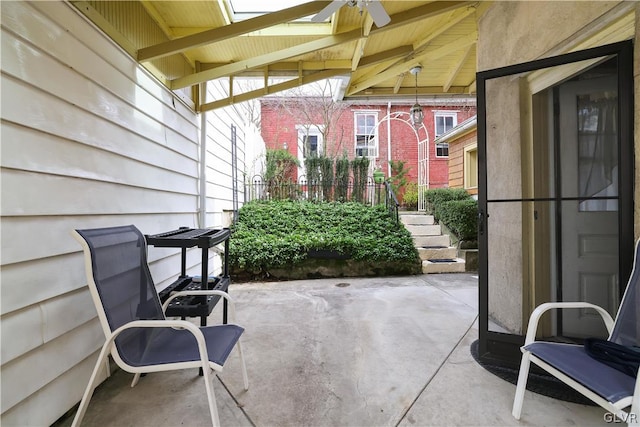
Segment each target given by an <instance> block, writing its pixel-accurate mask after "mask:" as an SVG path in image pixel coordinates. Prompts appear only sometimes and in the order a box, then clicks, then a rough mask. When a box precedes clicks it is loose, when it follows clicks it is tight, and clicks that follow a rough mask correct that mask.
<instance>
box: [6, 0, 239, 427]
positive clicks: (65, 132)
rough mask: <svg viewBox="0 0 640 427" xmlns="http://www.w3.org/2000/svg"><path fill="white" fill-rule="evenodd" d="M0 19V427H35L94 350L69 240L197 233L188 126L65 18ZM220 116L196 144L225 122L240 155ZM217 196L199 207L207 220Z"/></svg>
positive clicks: (195, 167) (46, 9)
mask: <svg viewBox="0 0 640 427" xmlns="http://www.w3.org/2000/svg"><path fill="white" fill-rule="evenodd" d="M0 7H1V8H2V9H1V15H2V16H1V19H2V21H1V22H2V24H1V26H0V38H1V40H0V42H1V43H2V44H1V55H2V70H1V74H0V84H1V85H2V100H1V102H2V110H1V118H0V119H1V124H2V129H1V132H2V135H1V137H2V146H1V147H0V149H1V150H2V152H1V156H0V167H1V169H0V173H1V174H2V179H1V183H0V184H1V189H0V190H1V203H0V213H1V215H2V217H1V222H0V227H2V234H1V245H2V251H0V261H1V267H0V268H1V274H2V289H1V292H2V295H1V298H0V324H1V328H2V338H1V339H2V345H1V346H0V357H1V364H2V366H1V375H2V397H1V399H2V402H1V403H2V417H1V420H0V421H1V423H2V425H49V424H51V423H53V422H54V421H55V420H56V419H58V418H59V417H60V416H61V415H62V414H64V413H65V412H66V411H68V410H69V409H70V408H71V407H72V406H73V405H74V404H76V403H77V402H78V401H79V400H80V397H81V395H82V391H83V389H84V387H85V386H86V382H87V381H88V377H89V374H90V371H91V369H92V366H93V362H94V360H95V357H96V356H97V354H96V350H97V349H98V348H99V346H100V345H101V343H102V342H103V340H104V337H103V334H102V331H101V328H100V326H99V323H98V321H97V319H96V317H95V316H96V314H95V308H94V307H93V305H92V303H91V299H90V297H89V294H88V290H87V288H86V285H85V283H86V279H85V272H84V263H83V260H82V255H81V253H80V247H79V245H78V244H77V243H76V242H75V240H73V239H72V237H71V236H70V231H71V230H72V229H74V228H95V227H106V226H114V225H122V224H135V225H136V226H137V227H138V228H139V229H140V230H141V231H142V232H143V233H145V234H155V233H159V232H163V231H167V230H171V229H175V228H178V227H180V226H187V227H195V226H197V225H198V221H197V218H198V206H199V184H198V183H199V179H200V177H199V161H200V159H199V157H200V152H199V141H198V140H199V135H200V129H199V125H200V120H199V118H198V116H197V115H196V114H194V113H193V111H192V109H191V108H190V106H189V105H185V104H184V103H182V102H180V101H179V100H178V99H177V98H176V96H175V95H174V94H173V93H171V92H170V91H168V90H166V88H164V87H162V86H161V85H160V84H159V83H158V82H157V81H156V80H155V79H153V78H152V77H151V76H150V75H149V74H148V73H147V72H145V71H144V70H143V69H142V68H141V67H139V66H138V65H137V64H136V63H135V61H134V60H132V59H131V58H130V57H129V56H128V55H127V54H126V53H124V52H123V51H122V50H120V49H119V48H118V47H116V46H115V45H114V44H113V42H112V41H110V40H109V39H108V38H106V37H105V36H104V35H102V34H101V33H100V32H99V31H98V30H96V28H95V27H93V25H91V24H90V23H88V22H87V21H86V20H85V19H84V18H83V17H81V16H80V15H79V14H78V13H77V12H76V11H75V9H74V8H73V7H72V6H70V5H68V4H65V3H63V2H53V1H52V2H34V3H29V2H0ZM233 114H234V113H233V110H230V112H227V113H224V114H222V115H216V114H212V115H211V117H210V118H208V120H207V122H206V123H207V126H210V127H211V130H209V129H207V133H208V134H209V132H210V133H211V135H212V136H210V137H209V139H211V140H214V139H218V140H217V141H216V142H215V143H216V144H217V143H220V144H221V147H223V146H226V147H230V146H229V145H228V144H227V142H228V138H229V135H230V131H229V133H227V134H226V140H222V139H219V136H220V134H218V133H216V131H215V130H214V129H217V128H218V127H220V128H225V127H227V126H228V124H230V123H235V124H236V125H237V127H238V130H239V132H238V136H239V138H238V142H239V153H242V152H243V148H242V140H241V135H242V132H241V131H240V130H241V129H242V128H243V125H242V120H241V119H240V118H239V117H238V116H237V115H236V116H235V117H232V116H233ZM219 120H224V122H223V123H219V122H218V121H219ZM225 144H226V145H225ZM209 149H210V151H211V153H217V152H219V151H220V150H219V148H218V147H215V145H214V143H213V142H212V143H211V146H210V148H209ZM228 149H229V148H227V150H228ZM229 161H230V159H229V157H228V155H226V154H225V155H223V157H222V158H220V159H218V160H215V161H213V160H212V163H214V164H213V165H210V166H209V169H210V171H211V176H215V177H214V178H213V179H215V180H218V179H222V180H224V179H228V178H227V177H228V176H229V175H230V169H229V168H228V167H226V169H225V172H224V173H223V174H221V175H220V176H218V175H217V174H216V173H214V171H215V169H216V168H218V167H224V164H225V163H228V162H229ZM240 164H242V163H241V162H239V165H240ZM211 184H212V185H214V184H213V183H211ZM215 185H218V186H221V187H228V188H230V187H231V185H230V183H222V182H217V183H216V184H215ZM217 194H219V192H217V191H213V190H212V191H211V193H210V194H209V195H208V198H207V200H208V201H210V202H211V203H212V205H213V206H214V209H220V208H219V205H220V204H219V203H218V202H217V197H218V196H217ZM227 197H228V195H226V194H225V195H224V198H225V199H226V198H227ZM208 225H214V224H213V223H212V224H208ZM210 256H211V261H210V264H211V265H212V270H214V271H215V270H217V271H219V270H220V260H219V257H218V256H217V255H215V253H214V251H211V254H210ZM149 261H150V263H151V265H150V268H151V272H152V275H153V277H154V279H155V280H156V285H157V286H158V288H163V287H165V286H166V285H168V284H169V283H170V282H171V281H173V280H174V279H175V277H176V276H177V275H178V274H179V269H180V251H179V250H178V249H166V248H162V249H161V248H153V247H151V248H149ZM200 261H201V255H200V251H199V250H197V249H195V250H194V249H192V250H189V251H188V255H187V270H188V272H189V273H191V274H199V272H200V271H199V267H200Z"/></svg>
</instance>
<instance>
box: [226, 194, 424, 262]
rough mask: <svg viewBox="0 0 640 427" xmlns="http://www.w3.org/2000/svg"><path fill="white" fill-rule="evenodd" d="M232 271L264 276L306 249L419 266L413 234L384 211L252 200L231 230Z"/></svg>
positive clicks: (358, 206) (298, 258)
mask: <svg viewBox="0 0 640 427" xmlns="http://www.w3.org/2000/svg"><path fill="white" fill-rule="evenodd" d="M232 232H233V234H232V237H231V240H230V244H229V262H230V264H231V267H232V268H239V269H244V270H250V271H253V272H268V270H269V269H270V268H275V267H282V266H286V265H291V264H295V263H297V262H299V261H302V260H304V259H305V258H306V257H307V252H308V251H309V250H330V251H337V252H339V253H340V254H344V255H348V256H349V257H350V258H352V259H355V260H366V261H371V262H376V261H398V262H403V261H410V262H414V261H415V262H416V263H419V258H418V253H417V251H416V249H415V247H414V245H413V240H412V238H411V234H410V233H409V232H408V231H407V230H406V228H404V227H398V226H397V225H396V223H395V221H394V220H393V219H392V218H391V216H390V215H389V213H388V211H387V210H386V209H385V208H384V207H369V206H366V205H363V204H361V203H354V202H349V203H339V202H307V201H290V200H281V201H254V202H250V203H247V204H245V205H244V206H243V207H242V208H241V209H240V211H239V213H238V221H237V223H236V224H235V225H234V226H233V227H232Z"/></svg>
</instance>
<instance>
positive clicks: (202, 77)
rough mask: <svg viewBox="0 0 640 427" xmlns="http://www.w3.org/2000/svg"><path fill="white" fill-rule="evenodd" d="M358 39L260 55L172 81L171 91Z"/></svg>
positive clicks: (354, 35) (339, 38) (355, 34)
mask: <svg viewBox="0 0 640 427" xmlns="http://www.w3.org/2000/svg"><path fill="white" fill-rule="evenodd" d="M358 38H360V31H359V30H354V31H350V32H348V33H344V34H338V35H335V36H329V37H325V38H322V39H319V40H314V41H312V42H309V43H303V44H300V45H297V46H294V47H292V48H289V49H283V50H280V51H277V52H273V53H268V54H265V55H260V56H258V57H255V58H250V59H245V60H243V61H238V62H236V63H234V64H229V65H223V66H222V67H217V68H214V69H212V70H207V71H202V72H200V73H195V74H192V75H190V76H185V77H182V78H179V79H175V80H172V81H171V89H172V90H176V89H181V88H183V87H187V86H192V85H195V84H198V83H202V82H204V81H207V80H214V79H217V78H220V77H223V76H228V75H231V74H235V73H237V72H241V71H245V70H248V69H250V68H259V67H264V66H265V65H269V64H272V63H274V62H279V61H282V60H284V59H289V58H294V57H296V56H299V55H303V54H305V53H309V52H315V51H317V50H320V49H325V48H328V47H331V46H335V45H338V44H341V43H345V42H348V41H355V40H357V39H358Z"/></svg>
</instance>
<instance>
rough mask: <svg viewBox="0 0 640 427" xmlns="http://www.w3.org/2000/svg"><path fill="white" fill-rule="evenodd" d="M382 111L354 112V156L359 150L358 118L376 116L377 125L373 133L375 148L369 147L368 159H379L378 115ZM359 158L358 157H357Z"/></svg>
mask: <svg viewBox="0 0 640 427" xmlns="http://www.w3.org/2000/svg"><path fill="white" fill-rule="evenodd" d="M379 112H380V111H379V110H353V153H354V155H356V152H357V150H358V138H357V135H358V119H357V116H358V115H372V116H375V125H374V128H373V130H374V132H373V142H374V146H373V147H369V155H368V156H367V158H369V159H375V158H377V157H378V153H379V151H380V148H379V138H378V113H379ZM371 151H374V153H373V154H371ZM356 157H357V155H356Z"/></svg>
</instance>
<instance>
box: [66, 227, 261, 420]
mask: <svg viewBox="0 0 640 427" xmlns="http://www.w3.org/2000/svg"><path fill="white" fill-rule="evenodd" d="M72 234H73V235H74V237H75V238H76V240H78V242H79V243H80V244H81V245H82V247H83V249H84V258H85V269H86V276H87V281H88V286H89V290H90V292H91V296H92V298H93V302H94V304H95V306H96V309H97V311H98V318H99V319H100V323H101V325H102V329H103V331H104V334H105V336H106V342H105V343H104V345H103V346H102V350H101V352H100V356H99V357H98V360H97V361H96V365H95V367H94V369H93V373H92V374H91V379H90V380H89V384H88V385H87V388H86V390H85V392H84V396H83V397H82V401H81V402H80V407H79V408H78V411H77V413H76V416H75V418H74V420H73V426H76V425H79V424H80V422H81V421H82V418H83V417H84V414H85V411H86V409H87V407H88V405H89V401H90V400H91V396H92V394H93V390H94V389H95V387H96V386H97V380H98V375H99V373H100V371H101V370H102V369H104V367H105V366H107V368H108V356H109V354H111V355H112V357H113V360H114V361H115V362H116V363H117V364H118V366H120V368H122V369H123V370H125V371H127V372H131V373H134V374H135V377H134V381H133V383H132V387H133V386H134V385H135V384H136V382H137V380H138V379H139V378H140V374H141V373H147V372H158V371H172V370H179V369H188V368H201V369H202V373H203V377H204V382H205V388H206V392H207V398H208V403H209V412H210V415H211V422H212V423H213V425H214V426H218V425H219V424H220V422H219V418H218V410H217V406H216V400H215V395H214V392H213V377H214V376H213V375H212V372H211V370H212V369H213V370H215V371H218V372H220V371H222V367H223V365H224V363H225V361H226V360H227V357H228V356H229V354H230V353H231V351H232V350H233V348H234V347H235V346H236V345H237V346H238V352H239V354H240V360H241V366H242V375H243V379H244V387H245V390H247V389H248V388H249V382H248V378H247V371H246V367H245V363H244V357H243V354H242V347H241V346H240V336H241V335H242V333H243V331H244V329H243V328H241V327H240V326H237V325H234V324H225V325H216V326H204V327H198V326H196V325H194V324H193V323H191V322H188V321H186V320H167V319H165V316H164V310H165V309H166V306H167V305H168V303H169V301H170V300H171V299H173V298H174V297H177V296H179V295H184V294H186V293H187V292H178V293H176V294H173V295H172V297H171V298H169V299H168V300H167V301H166V302H165V304H164V307H163V306H161V305H160V299H159V297H158V294H157V291H156V288H155V285H154V283H153V279H152V278H151V273H150V272H149V267H148V265H147V255H146V241H145V239H144V236H143V235H142V233H141V232H140V231H139V230H138V229H137V228H136V227H134V226H133V225H129V226H122V227H110V228H99V229H92V230H75V231H74V232H73V233H72ZM188 293H189V294H194V293H199V294H201V295H209V294H217V295H220V296H222V297H223V298H226V299H227V300H228V301H229V318H230V320H231V321H232V322H233V321H234V317H235V310H234V305H233V302H232V301H231V300H230V299H229V296H228V295H227V294H226V293H224V292H221V291H215V290H211V291H195V292H194V291H189V292H188Z"/></svg>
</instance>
